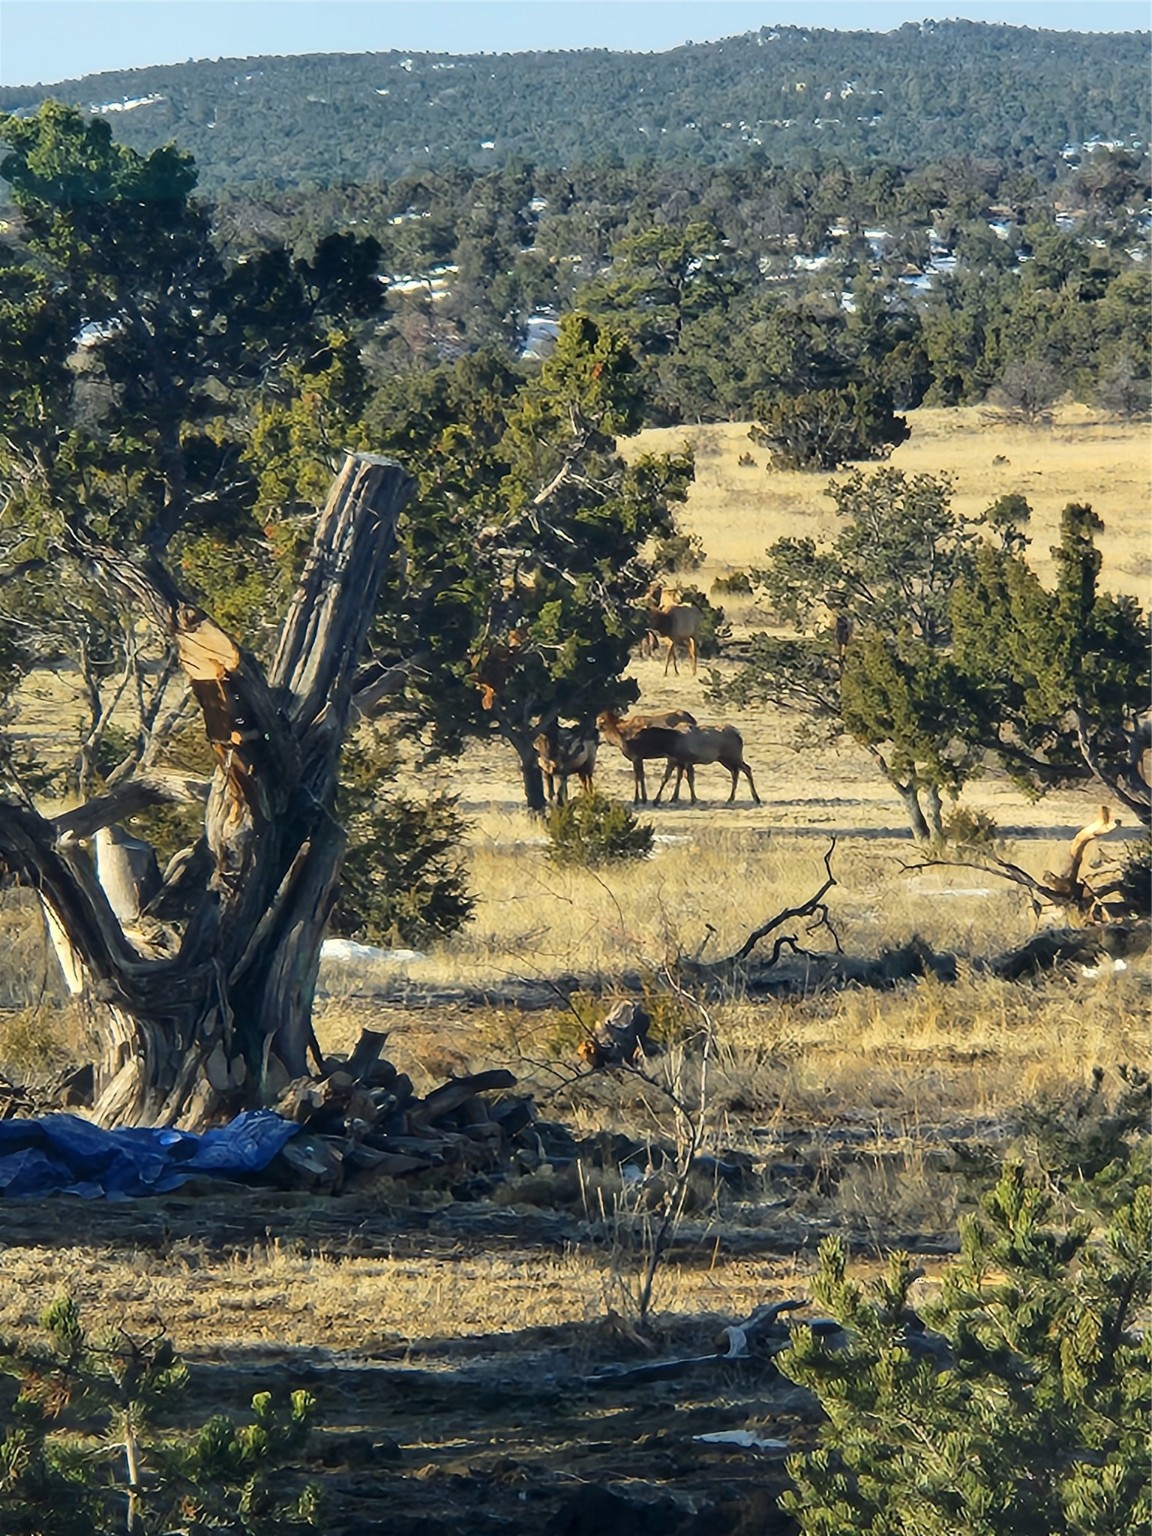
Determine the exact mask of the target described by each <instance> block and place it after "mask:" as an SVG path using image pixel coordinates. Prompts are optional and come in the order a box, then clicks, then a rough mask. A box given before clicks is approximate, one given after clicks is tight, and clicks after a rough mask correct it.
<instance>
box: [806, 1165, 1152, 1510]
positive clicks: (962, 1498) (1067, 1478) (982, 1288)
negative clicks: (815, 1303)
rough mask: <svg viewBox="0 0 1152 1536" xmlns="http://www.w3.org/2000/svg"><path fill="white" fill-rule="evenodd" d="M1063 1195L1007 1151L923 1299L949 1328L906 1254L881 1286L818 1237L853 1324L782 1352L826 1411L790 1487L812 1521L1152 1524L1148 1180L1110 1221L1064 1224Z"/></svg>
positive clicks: (821, 1287)
mask: <svg viewBox="0 0 1152 1536" xmlns="http://www.w3.org/2000/svg"><path fill="white" fill-rule="evenodd" d="M1054 1198H1055V1196H1054V1195H1053V1194H1052V1193H1051V1192H1049V1191H1043V1190H1041V1189H1040V1188H1038V1187H1036V1186H1035V1185H1033V1184H1030V1183H1029V1182H1028V1180H1027V1178H1026V1176H1025V1175H1024V1173H1023V1170H1022V1169H1021V1168H1020V1167H1019V1166H1008V1167H1005V1168H1004V1170H1003V1172H1002V1174H1001V1176H1000V1179H999V1182H998V1183H997V1184H996V1186H995V1187H994V1188H993V1189H992V1190H991V1191H990V1192H989V1193H988V1194H987V1195H986V1196H985V1198H984V1200H983V1203H982V1208H981V1211H980V1213H979V1215H974V1216H970V1217H968V1218H967V1219H966V1220H965V1221H964V1222H963V1223H962V1224H961V1256H960V1258H959V1260H958V1261H956V1262H955V1263H954V1264H953V1265H952V1266H951V1268H950V1269H949V1270H948V1271H947V1272H946V1274H945V1276H944V1281H943V1286H942V1289H941V1292H940V1296H939V1300H938V1301H936V1302H934V1303H933V1304H931V1305H927V1306H925V1307H923V1308H922V1313H923V1318H924V1321H925V1322H926V1323H927V1325H928V1327H929V1328H930V1329H932V1330H935V1334H934V1335H932V1334H924V1333H923V1332H922V1331H920V1325H919V1321H918V1320H917V1319H916V1317H915V1314H914V1313H912V1312H911V1309H910V1307H909V1291H910V1287H911V1285H912V1283H913V1280H914V1279H915V1278H916V1272H915V1271H913V1269H912V1267H911V1263H910V1261H909V1259H908V1256H907V1255H906V1254H896V1255H893V1256H892V1258H891V1260H890V1263H889V1268H888V1273H887V1275H886V1276H884V1277H882V1278H881V1279H880V1280H879V1281H876V1282H874V1283H873V1284H872V1285H870V1286H869V1287H867V1288H865V1287H863V1286H861V1285H860V1284H858V1283H857V1282H856V1281H854V1280H852V1279H850V1278H849V1277H848V1274H847V1265H846V1260H845V1253H844V1248H843V1246H842V1244H841V1243H840V1242H839V1240H838V1239H836V1238H828V1239H826V1240H825V1242H824V1243H823V1244H821V1248H820V1268H819V1274H818V1276H817V1280H816V1283H815V1285H814V1291H815V1294H816V1296H817V1298H818V1300H819V1302H820V1304H821V1306H824V1307H827V1308H828V1310H829V1311H830V1312H831V1313H832V1315H833V1316H834V1317H835V1318H836V1319H837V1321H839V1322H840V1324H841V1325H842V1327H843V1328H844V1329H845V1336H846V1343H845V1345H844V1347H843V1348H841V1349H829V1348H826V1347H825V1346H824V1345H823V1344H822V1343H821V1342H820V1341H819V1340H818V1339H817V1338H816V1337H815V1335H813V1334H812V1333H810V1332H809V1331H808V1330H805V1329H797V1330H795V1333H794V1335H793V1337H794V1343H793V1346H792V1348H791V1349H790V1350H788V1351H787V1352H786V1353H785V1354H784V1355H782V1356H780V1357H779V1359H778V1364H779V1366H780V1369H781V1370H782V1371H783V1373H784V1374H785V1375H786V1376H788V1377H789V1378H790V1379H791V1380H793V1381H795V1382H798V1383H801V1384H803V1385H804V1386H807V1387H809V1388H811V1389H812V1390H813V1391H814V1392H815V1393H816V1394H817V1396H818V1397H819V1399H820V1403H821V1406H822V1407H823V1409H824V1412H825V1414H826V1415H827V1420H826V1422H825V1424H824V1425H823V1427H822V1429H821V1432H820V1441H819V1445H818V1446H817V1448H816V1449H815V1450H813V1451H811V1452H809V1453H805V1454H800V1455H796V1456H793V1457H791V1458H790V1459H789V1463H788V1470H789V1473H790V1476H791V1478H792V1482H793V1488H792V1489H791V1490H790V1491H788V1492H787V1493H785V1494H784V1495H782V1498H781V1503H782V1505H783V1507H784V1508H785V1509H787V1510H788V1511H790V1512H791V1513H792V1514H793V1515H794V1516H795V1518H796V1520H797V1521H798V1523H799V1526H800V1530H801V1532H802V1533H803V1536H1137V1533H1139V1532H1144V1531H1147V1529H1148V1527H1149V1522H1150V1520H1152V1502H1150V1498H1149V1487H1148V1478H1147V1454H1148V1447H1147V1425H1148V1418H1149V1407H1150V1403H1149V1397H1150V1393H1149V1383H1150V1380H1152V1376H1150V1366H1152V1353H1150V1350H1149V1343H1148V1340H1147V1338H1146V1336H1145V1335H1144V1333H1143V1332H1141V1331H1138V1330H1137V1323H1138V1321H1139V1320H1140V1319H1141V1317H1142V1315H1143V1313H1144V1311H1145V1309H1146V1308H1147V1306H1148V1301H1149V1266H1148V1253H1149V1246H1150V1243H1152V1194H1150V1192H1149V1189H1148V1186H1147V1183H1146V1181H1145V1182H1143V1183H1142V1184H1141V1185H1140V1186H1139V1188H1138V1189H1137V1190H1136V1191H1135V1192H1134V1193H1133V1194H1132V1195H1131V1197H1130V1198H1128V1199H1127V1200H1126V1201H1124V1202H1123V1203H1121V1204H1119V1205H1118V1206H1117V1207H1116V1208H1115V1210H1114V1213H1113V1216H1112V1219H1111V1221H1110V1223H1109V1224H1108V1226H1107V1228H1106V1230H1105V1231H1103V1232H1102V1233H1097V1234H1093V1233H1092V1232H1091V1230H1090V1225H1089V1223H1088V1222H1087V1221H1086V1220H1085V1219H1083V1218H1076V1219H1074V1220H1073V1221H1072V1222H1071V1223H1070V1224H1069V1225H1067V1226H1066V1227H1064V1228H1061V1226H1060V1225H1058V1224H1055V1225H1054V1224H1051V1223H1050V1216H1051V1214H1052V1208H1053V1200H1054ZM926 1345H930V1346H931V1347H926Z"/></svg>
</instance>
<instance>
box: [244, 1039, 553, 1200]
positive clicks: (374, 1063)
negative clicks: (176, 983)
mask: <svg viewBox="0 0 1152 1536" xmlns="http://www.w3.org/2000/svg"><path fill="white" fill-rule="evenodd" d="M386 1038H387V1036H386V1035H385V1034H382V1033H380V1032H378V1031H376V1030H365V1031H364V1032H363V1034H362V1035H361V1037H360V1040H359V1041H358V1043H357V1045H356V1048H355V1050H354V1051H353V1052H352V1054H351V1056H349V1057H347V1058H346V1059H345V1058H341V1057H328V1058H327V1059H326V1061H325V1067H326V1072H325V1075H324V1076H322V1077H319V1078H316V1077H308V1078H299V1079H297V1080H295V1081H294V1082H291V1083H289V1084H288V1086H287V1087H286V1088H285V1090H284V1092H283V1093H282V1094H281V1096H280V1098H279V1100H278V1101H277V1103H276V1104H275V1105H274V1106H273V1108H274V1109H275V1110H276V1112H277V1114H280V1115H282V1116H283V1117H284V1118H285V1119H287V1120H293V1121H295V1122H296V1123H297V1124H298V1125H299V1126H300V1127H301V1130H300V1132H299V1133H298V1134H297V1135H295V1136H294V1137H293V1138H292V1140H291V1141H289V1142H288V1143H287V1144H286V1145H285V1147H284V1149H283V1151H282V1152H281V1153H280V1155H279V1157H278V1159H277V1165H276V1167H275V1172H276V1173H277V1175H278V1176H279V1177H281V1178H283V1179H284V1181H285V1182H286V1183H289V1184H291V1185H293V1186H295V1187H297V1188H305V1189H310V1190H314V1191H317V1192H332V1191H335V1190H337V1189H339V1188H341V1187H343V1186H344V1185H345V1184H347V1183H349V1182H351V1181H355V1182H358V1183H363V1182H367V1181H368V1180H369V1179H371V1178H373V1177H387V1178H397V1177H402V1176H405V1175H416V1174H421V1173H429V1172H432V1171H433V1170H440V1171H442V1172H443V1173H446V1174H452V1175H455V1176H460V1175H464V1174H478V1173H483V1172H486V1171H493V1170H495V1169H497V1168H500V1167H501V1166H503V1165H504V1164H506V1163H507V1162H508V1160H509V1159H510V1157H511V1156H512V1154H513V1151H514V1144H515V1138H516V1137H517V1136H518V1135H519V1133H521V1132H522V1131H524V1130H525V1128H526V1127H528V1126H529V1125H531V1123H532V1121H533V1120H534V1119H535V1115H536V1111H535V1107H534V1105H533V1103H532V1100H531V1099H530V1098H528V1097H527V1096H525V1095H514V1094H509V1093H508V1092H507V1090H508V1089H510V1088H514V1087H515V1085H516V1078H515V1077H514V1076H513V1075H512V1073H511V1072H508V1071H506V1070H505V1069H503V1068H500V1067H497V1068H493V1069H492V1070H490V1071H487V1072H476V1073H473V1074H471V1075H470V1076H467V1077H453V1078H449V1079H448V1081H447V1082H446V1083H443V1084H441V1085H440V1086H439V1087H438V1088H433V1089H432V1091H431V1092H430V1093H427V1094H425V1095H424V1097H423V1098H420V1097H419V1096H418V1095H417V1094H416V1092H415V1089H414V1088H413V1085H412V1079H411V1078H410V1077H409V1076H408V1075H407V1074H406V1073H404V1072H400V1071H398V1070H397V1069H396V1067H394V1066H393V1065H392V1063H391V1062H390V1061H387V1060H385V1059H384V1058H383V1057H382V1056H381V1054H380V1053H381V1051H382V1049H383V1046H384V1042H385V1040H386ZM492 1094H498V1095H499V1096H498V1097H495V1098H492V1097H489V1095H492Z"/></svg>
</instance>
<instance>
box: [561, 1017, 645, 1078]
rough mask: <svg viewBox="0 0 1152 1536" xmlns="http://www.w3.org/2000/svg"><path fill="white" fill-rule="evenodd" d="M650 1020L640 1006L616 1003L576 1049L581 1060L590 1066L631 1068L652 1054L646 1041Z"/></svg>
mask: <svg viewBox="0 0 1152 1536" xmlns="http://www.w3.org/2000/svg"><path fill="white" fill-rule="evenodd" d="M650 1024H651V1020H650V1019H649V1017H648V1015H647V1014H646V1013H645V1011H644V1009H643V1008H642V1007H641V1006H640V1004H639V1003H630V1002H623V1003H617V1004H616V1006H615V1008H613V1010H612V1012H611V1013H610V1014H609V1015H608V1017H607V1018H605V1019H602V1020H601V1021H600V1023H599V1024H597V1026H596V1028H595V1029H594V1030H593V1031H592V1034H591V1035H590V1036H589V1038H588V1039H587V1040H582V1041H581V1042H580V1044H579V1046H578V1047H577V1050H578V1054H579V1056H580V1059H581V1060H582V1061H584V1062H587V1064H588V1065H589V1066H590V1067H614V1066H626V1067H634V1066H636V1065H638V1064H639V1063H640V1062H641V1061H643V1060H644V1058H645V1057H646V1056H650V1055H652V1042H651V1041H650V1040H649V1038H648V1029H649V1025H650Z"/></svg>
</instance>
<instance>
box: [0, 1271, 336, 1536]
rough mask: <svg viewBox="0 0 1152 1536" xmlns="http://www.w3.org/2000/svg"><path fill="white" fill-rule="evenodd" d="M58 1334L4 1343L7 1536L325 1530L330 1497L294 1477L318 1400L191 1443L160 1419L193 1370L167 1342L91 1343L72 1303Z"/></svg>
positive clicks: (267, 1412)
mask: <svg viewBox="0 0 1152 1536" xmlns="http://www.w3.org/2000/svg"><path fill="white" fill-rule="evenodd" d="M40 1326H41V1329H42V1330H43V1333H44V1335H45V1337H43V1338H36V1339H31V1340H25V1339H19V1340H16V1339H3V1340H0V1530H2V1531H3V1532H4V1533H5V1536H113V1533H115V1536H120V1533H121V1532H123V1531H125V1530H128V1531H136V1532H140V1533H141V1536H143V1533H144V1532H153V1531H155V1532H160V1531H171V1530H175V1529H179V1530H182V1531H192V1530H195V1531H209V1530H213V1531H228V1532H231V1533H233V1536H273V1533H277V1536H290V1533H294V1532H303V1531H304V1530H306V1529H315V1528H316V1515H317V1512H318V1503H319V1494H318V1491H317V1489H316V1487H315V1486H314V1485H303V1486H301V1485H296V1486H293V1480H292V1479H291V1478H290V1477H286V1476H285V1473H286V1471H287V1469H288V1467H289V1466H290V1464H291V1463H292V1462H294V1461H295V1460H296V1459H297V1458H298V1456H299V1453H300V1452H301V1451H302V1449H303V1447H304V1444H305V1442H306V1440H307V1437H308V1433H309V1430H310V1428H311V1424H312V1420H313V1416H314V1413H315V1406H316V1405H315V1400H314V1399H313V1398H312V1397H311V1396H310V1395H309V1394H308V1393H307V1392H299V1391H298V1392H293V1393H292V1394H291V1395H290V1398H289V1401H288V1403H287V1405H286V1406H285V1407H283V1408H280V1407H277V1405H276V1403H275V1402H274V1400H273V1397H272V1395H271V1393H268V1392H261V1393H258V1394H257V1395H256V1396H255V1397H254V1398H253V1400H252V1420H251V1422H249V1423H241V1424H236V1423H234V1422H233V1421H232V1420H231V1419H230V1418H228V1417H227V1416H225V1415H223V1414H218V1415H217V1416H216V1417H214V1418H213V1419H211V1420H209V1422H208V1423H207V1424H206V1425H205V1426H204V1427H203V1429H202V1430H201V1431H200V1432H199V1434H198V1435H196V1436H195V1437H193V1438H192V1439H191V1440H187V1439H180V1438H178V1437H176V1436H173V1435H172V1434H170V1433H165V1434H160V1433H159V1432H158V1431H157V1430H156V1429H155V1428H154V1427H153V1423H152V1421H153V1419H154V1418H155V1417H156V1416H158V1415H160V1414H163V1413H169V1412H170V1410H171V1409H172V1408H173V1407H174V1406H175V1405H176V1404H177V1403H178V1401H179V1399H180V1396H181V1394H182V1392H183V1389H184V1386H185V1384H186V1381H187V1374H188V1373H187V1370H186V1368H185V1366H184V1364H183V1363H182V1361H180V1359H179V1358H178V1357H177V1355H176V1353H175V1350H174V1349H173V1347H172V1344H171V1341H170V1340H169V1339H167V1338H165V1337H163V1336H162V1335H157V1336H154V1337H152V1338H149V1339H144V1340H140V1339H134V1338H132V1337H131V1336H130V1335H129V1334H128V1333H126V1332H125V1331H124V1330H123V1329H117V1330H114V1331H112V1332H110V1333H109V1334H107V1335H106V1336H104V1337H100V1338H91V1337H90V1336H89V1335H88V1333H87V1331H86V1330H85V1328H84V1326H83V1322H82V1320H81V1316H80V1309H79V1307H78V1306H77V1304H76V1302H75V1300H74V1299H73V1298H72V1297H70V1296H61V1297H59V1298H58V1299H57V1300H56V1301H55V1302H53V1303H52V1305H51V1306H50V1307H48V1308H47V1309H46V1310H45V1312H44V1315H43V1316H42V1317H41V1319H40Z"/></svg>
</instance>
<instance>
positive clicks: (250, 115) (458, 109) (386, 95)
mask: <svg viewBox="0 0 1152 1536" xmlns="http://www.w3.org/2000/svg"><path fill="white" fill-rule="evenodd" d="M269 43H270V45H271V46H274V45H275V29H274V27H271V28H270V30H269ZM1147 55H1148V38H1147V34H1141V33H1126V34H1106V33H1092V34H1087V33H1085V34H1080V33H1071V32H1047V31H1039V30H1033V29H1031V28H1019V27H1006V26H997V25H988V24H983V23H976V22H967V21H942V22H931V21H926V22H923V23H920V24H913V23H909V24H907V25H905V26H903V27H900V28H899V29H898V30H896V31H893V32H889V33H871V32H831V31H824V30H819V29H806V28H799V27H780V28H778V29H771V30H769V29H768V28H763V29H761V30H760V31H758V32H751V33H747V34H745V35H743V36H740V37H734V38H728V39H726V40H724V41H723V42H716V43H704V44H687V45H685V46H684V47H681V48H676V49H673V50H671V51H669V52H666V53H651V54H645V53H612V52H608V51H604V50H596V49H588V50H581V51H579V52H558V53H523V54H492V55H488V54H482V55H471V56H460V57H456V56H453V55H451V54H411V55H409V54H402V53H399V52H390V53H377V54H325V55H311V56H302V57H293V58H278V57H271V56H268V57H260V58H254V59H246V60H237V59H221V60H217V61H215V62H210V61H203V62H189V63H186V64H179V65H171V66H158V67H155V68H149V69H139V70H124V71H115V72H109V73H105V74H99V75H89V76H85V77H84V78H82V79H80V80H72V81H66V82H63V83H58V84H55V85H52V86H46V85H35V86H31V85H30V86H28V87H14V88H10V89H6V90H3V91H0V110H3V111H8V112H21V113H23V112H27V111H30V110H32V109H34V108H35V106H36V105H37V104H38V103H39V102H40V101H41V100H43V99H44V98H45V97H47V96H53V97H56V98H57V99H60V100H64V101H67V102H69V103H73V104H75V105H78V106H81V107H83V108H85V109H86V110H95V111H98V112H102V113H107V114H109V115H110V117H111V119H112V121H113V122H114V124H115V128H116V133H117V136H118V137H120V138H122V139H123V141H124V142H126V143H128V144H131V145H132V146H133V147H134V148H136V149H139V150H141V151H147V150H150V149H152V148H154V147H156V146H157V145H159V144H162V143H165V142H166V141H168V140H175V141H176V142H177V143H179V144H180V145H181V147H182V148H184V149H186V150H189V151H190V152H191V153H192V154H193V155H194V156H195V158H196V162H197V165H198V166H199V168H200V180H201V186H202V187H203V188H204V189H205V190H208V191H212V192H218V191H220V190H221V189H222V188H225V187H235V186H245V185H248V186H251V185H261V186H279V187H282V188H283V187H291V186H298V185H301V184H304V183H314V184H322V185H323V184H336V183H342V182H351V181H366V180H376V179H380V178H392V177H395V176H399V175H403V174H405V173H408V172H411V171H414V170H426V169H428V168H431V169H444V168H446V167H449V166H470V167H473V168H476V169H492V168H494V167H496V166H499V165H503V164H506V163H507V162H508V161H510V160H513V159H516V158H522V159H525V160H529V161H532V162H533V163H535V164H538V165H544V166H558V165H564V166H569V165H573V164H577V163H583V162H586V161H588V160H589V159H596V160H598V161H599V162H601V163H605V164H611V163H618V164H623V165H629V164H631V163H633V162H635V161H637V160H640V159H652V160H654V161H656V162H657V163H663V164H669V163H676V164H678V165H686V164H696V165H717V164H725V163H733V162H736V163H739V162H743V161H746V160H747V159H748V158H749V157H750V156H752V157H756V158H759V159H761V160H762V161H764V162H771V163H775V164H785V165H790V166H791V165H800V164H804V163H807V162H809V161H811V160H812V158H813V157H814V156H817V157H819V156H833V157H840V158H843V159H845V160H847V161H849V162H851V163H859V162H876V161H892V162H897V163H901V164H905V165H909V166H913V165H919V164H923V163H924V162H926V161H928V160H933V159H939V158H941V157H948V156H951V155H958V154H964V155H972V156H976V157H987V156H992V157H996V158H1001V159H1006V160H1011V161H1014V162H1017V163H1020V164H1023V165H1026V166H1029V165H1034V164H1036V163H1046V164H1051V163H1053V162H1054V161H1056V160H1057V159H1058V158H1059V156H1060V155H1061V153H1062V152H1063V151H1064V150H1065V148H1066V147H1068V146H1081V145H1083V144H1085V143H1088V142H1092V141H1097V140H1104V141H1108V142H1112V143H1127V142H1129V141H1130V140H1132V139H1140V138H1143V137H1145V135H1146V127H1147V122H1148V70H1147Z"/></svg>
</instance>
